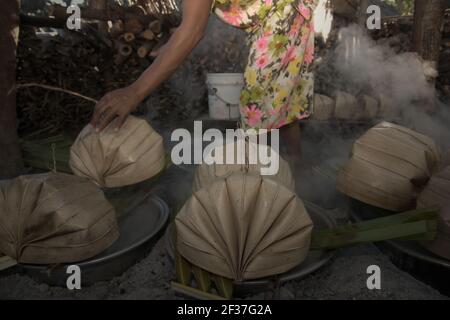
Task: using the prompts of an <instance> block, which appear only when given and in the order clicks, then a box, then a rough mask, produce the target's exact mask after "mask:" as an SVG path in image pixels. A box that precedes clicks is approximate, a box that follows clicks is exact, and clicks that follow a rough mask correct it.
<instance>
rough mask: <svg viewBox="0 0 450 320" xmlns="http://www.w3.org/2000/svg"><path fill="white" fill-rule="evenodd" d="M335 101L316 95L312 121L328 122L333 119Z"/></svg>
mask: <svg viewBox="0 0 450 320" xmlns="http://www.w3.org/2000/svg"><path fill="white" fill-rule="evenodd" d="M334 105H335V103H334V100H333V99H331V98H330V97H327V96H324V95H321V94H315V95H314V113H313V115H312V118H311V119H312V120H319V121H326V120H330V119H331V118H333V115H334Z"/></svg>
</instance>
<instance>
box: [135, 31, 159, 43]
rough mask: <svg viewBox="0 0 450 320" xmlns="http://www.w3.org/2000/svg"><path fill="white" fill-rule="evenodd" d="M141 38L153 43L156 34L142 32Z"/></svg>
mask: <svg viewBox="0 0 450 320" xmlns="http://www.w3.org/2000/svg"><path fill="white" fill-rule="evenodd" d="M139 38H141V39H145V40H148V41H151V40H153V39H155V34H154V33H153V31H152V30H150V29H145V30H144V31H142V32H141V34H140V35H139Z"/></svg>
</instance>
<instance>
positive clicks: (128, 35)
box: [122, 32, 136, 42]
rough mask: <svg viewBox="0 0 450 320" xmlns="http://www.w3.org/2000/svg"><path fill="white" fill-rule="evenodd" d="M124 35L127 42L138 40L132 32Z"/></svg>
mask: <svg viewBox="0 0 450 320" xmlns="http://www.w3.org/2000/svg"><path fill="white" fill-rule="evenodd" d="M122 37H123V40H125V42H133V41H134V40H136V37H135V35H134V33H131V32H125V33H124V34H123V36H122Z"/></svg>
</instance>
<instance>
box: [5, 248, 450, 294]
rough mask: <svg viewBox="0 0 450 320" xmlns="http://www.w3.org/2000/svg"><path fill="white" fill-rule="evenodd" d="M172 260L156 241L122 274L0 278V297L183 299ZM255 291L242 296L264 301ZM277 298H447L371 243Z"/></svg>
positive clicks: (347, 252)
mask: <svg viewBox="0 0 450 320" xmlns="http://www.w3.org/2000/svg"><path fill="white" fill-rule="evenodd" d="M370 265H378V266H379V267H380V268H381V277H382V278H381V279H382V280H381V290H374V291H371V290H368V289H367V286H366V281H367V277H368V275H367V274H366V269H367V267H368V266H370ZM173 278H174V274H173V267H172V263H171V261H170V260H169V258H168V256H167V254H166V252H165V247H164V241H162V240H160V241H159V242H158V243H157V244H156V246H155V247H154V249H153V251H152V252H151V253H150V254H149V255H148V256H147V257H146V258H145V259H143V260H142V261H141V262H139V263H137V264H136V265H135V266H133V267H132V268H130V269H129V270H128V271H127V272H125V273H124V274H123V275H122V276H120V277H118V278H115V279H114V280H112V281H110V282H101V283H97V284H95V285H93V286H91V287H86V288H82V289H81V290H75V291H69V290H68V289H65V288H58V287H49V286H48V285H46V284H40V283H37V282H35V281H34V280H32V279H30V278H29V277H26V276H21V275H11V276H8V277H3V278H0V299H183V297H180V296H177V295H175V293H174V292H173V290H172V289H171V288H170V281H171V280H172V279H173ZM268 294H269V293H268V292H261V293H258V294H255V295H253V296H248V297H246V299H264V298H265V297H267V296H268ZM280 298H281V299H350V300H351V299H389V300H394V299H395V300H396V299H420V300H422V299H426V300H428V299H448V298H447V297H445V296H443V295H441V294H440V293H439V292H437V291H436V290H434V289H433V288H431V287H429V286H427V285H425V284H423V283H421V282H420V281H418V280H416V279H414V278H413V277H412V276H410V275H409V274H407V273H405V272H403V271H401V270H399V269H398V268H397V267H395V266H394V265H393V264H392V263H391V262H390V260H389V259H388V258H387V257H386V256H385V255H383V254H382V253H381V252H380V251H379V250H378V249H377V248H376V247H375V246H373V245H363V246H359V247H354V248H349V249H345V250H340V251H338V252H337V254H336V256H335V258H334V259H333V260H332V261H331V262H330V263H329V264H328V265H326V266H325V267H323V268H322V269H321V270H319V271H317V272H316V273H314V274H312V275H311V276H309V277H307V278H305V279H303V280H299V281H292V282H289V283H287V284H285V285H283V286H282V288H281V290H280Z"/></svg>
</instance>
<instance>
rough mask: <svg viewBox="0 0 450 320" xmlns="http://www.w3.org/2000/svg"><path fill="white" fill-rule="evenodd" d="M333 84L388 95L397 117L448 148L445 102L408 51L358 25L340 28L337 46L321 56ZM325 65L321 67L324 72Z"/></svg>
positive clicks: (426, 67) (428, 73) (418, 60)
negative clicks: (380, 40)
mask: <svg viewBox="0 0 450 320" xmlns="http://www.w3.org/2000/svg"><path fill="white" fill-rule="evenodd" d="M322 63H328V64H329V66H328V67H325V68H332V69H333V70H332V71H331V70H328V71H327V70H325V71H326V72H329V73H330V76H329V78H330V79H329V80H331V81H332V83H333V84H334V87H335V89H341V90H344V91H347V92H349V93H352V94H354V95H358V94H361V93H364V94H367V95H370V96H372V97H374V98H379V97H386V98H387V99H388V100H389V101H390V102H389V108H390V109H391V111H390V112H389V115H386V120H389V121H395V122H397V123H399V124H401V125H404V126H406V127H409V128H411V129H413V130H417V131H419V132H422V133H424V134H426V135H429V136H430V137H432V138H434V139H435V141H436V142H437V143H439V144H440V145H441V146H442V147H443V148H446V149H447V148H450V129H449V126H448V125H447V124H448V123H449V121H450V112H449V111H448V110H449V108H448V106H445V105H444V104H443V103H442V102H440V101H438V99H437V93H436V91H435V89H434V86H433V85H432V84H431V81H429V80H430V76H435V74H434V73H435V71H434V70H433V69H432V68H430V66H429V64H427V63H424V62H423V61H422V60H421V58H420V57H419V56H418V55H417V54H416V53H412V52H406V53H400V54H397V53H396V52H395V51H394V50H393V49H392V48H391V47H389V46H388V45H387V44H379V43H376V42H375V41H373V40H372V39H371V38H369V37H368V36H367V35H366V34H365V33H364V31H363V30H362V29H361V28H360V27H359V26H357V25H351V26H349V27H345V28H342V29H341V30H340V32H339V39H338V44H337V46H336V49H335V50H334V51H332V52H330V53H329V54H328V56H327V57H325V58H324V61H323V62H322ZM323 71H324V70H322V72H323Z"/></svg>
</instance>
